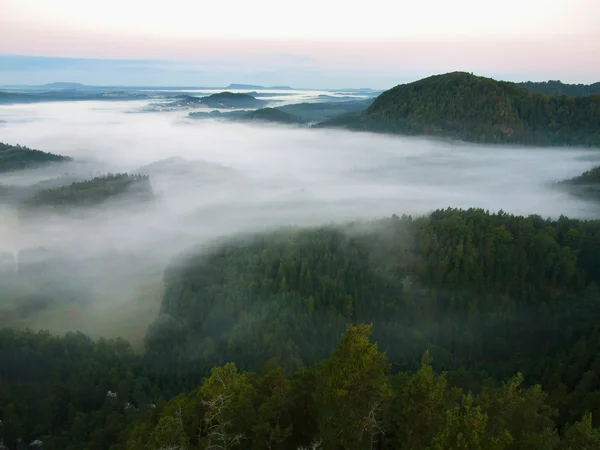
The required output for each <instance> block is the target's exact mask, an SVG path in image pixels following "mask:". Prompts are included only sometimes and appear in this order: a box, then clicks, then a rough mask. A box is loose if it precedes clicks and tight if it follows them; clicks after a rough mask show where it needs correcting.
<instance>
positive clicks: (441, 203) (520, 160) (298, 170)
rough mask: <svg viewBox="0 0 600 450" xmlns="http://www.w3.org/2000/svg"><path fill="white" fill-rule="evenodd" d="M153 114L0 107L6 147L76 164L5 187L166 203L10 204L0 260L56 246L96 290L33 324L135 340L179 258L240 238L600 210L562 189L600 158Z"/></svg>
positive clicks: (1, 214)
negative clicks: (136, 178) (42, 208)
mask: <svg viewBox="0 0 600 450" xmlns="http://www.w3.org/2000/svg"><path fill="white" fill-rule="evenodd" d="M134 103H135V104H134ZM143 106H144V103H142V102H111V103H106V102H72V103H70V102H62V103H46V104H36V105H14V106H2V107H0V141H3V142H6V143H10V144H17V143H19V144H22V145H27V146H29V147H31V148H36V149H40V150H43V151H47V152H52V153H59V154H62V155H67V156H72V157H74V158H75V159H76V161H75V162H74V163H69V164H67V165H65V166H58V167H56V166H55V167H50V168H47V169H37V170H34V171H26V172H17V173H11V174H2V175H0V184H4V185H21V186H23V185H29V184H34V183H39V182H40V181H44V180H49V179H53V178H56V177H59V176H61V175H64V173H65V172H68V173H69V174H70V175H71V176H78V177H81V178H86V177H90V175H93V174H100V173H107V172H135V173H138V172H142V173H147V174H148V175H150V181H151V184H152V188H153V190H154V192H155V194H157V198H156V201H153V202H150V203H148V204H143V205H116V206H110V205H108V206H106V207H103V208H98V209H97V210H94V211H87V212H85V213H79V214H76V215H66V214H52V215H45V214H44V215H41V216H40V215H37V216H32V217H29V218H28V219H27V220H25V219H23V217H22V216H21V215H20V214H19V213H18V211H17V210H16V208H14V207H12V206H7V205H5V206H1V207H0V251H2V250H4V251H9V252H11V253H13V254H15V255H16V254H18V252H19V251H20V250H23V249H27V248H32V247H36V246H44V247H47V248H51V249H53V250H55V251H57V252H60V254H61V255H63V256H64V258H65V259H66V260H69V261H75V262H76V263H77V264H76V265H75V266H76V267H77V270H73V271H70V272H69V273H68V274H67V273H64V274H62V275H61V276H65V279H66V280H68V281H69V282H75V281H77V280H75V279H79V281H81V282H83V281H85V284H86V285H87V286H88V287H90V289H89V292H88V294H86V295H87V301H86V302H82V303H77V302H76V303H74V304H73V303H70V304H69V305H68V306H64V305H63V306H62V307H61V308H49V309H48V310H44V311H42V312H40V313H39V314H38V315H36V316H35V318H34V319H31V318H29V319H27V320H26V321H24V322H23V323H24V324H25V325H31V326H34V327H42V328H50V329H55V330H61V331H62V330H65V329H83V330H84V331H87V332H91V333H92V334H104V335H113V334H123V335H125V336H126V337H129V338H133V339H135V338H137V337H139V336H141V335H142V334H143V331H144V330H145V325H146V324H147V323H148V322H149V321H150V320H152V319H153V318H154V315H155V314H156V313H157V308H158V307H157V305H158V304H159V302H160V292H161V288H160V282H161V278H162V270H163V269H164V267H165V266H166V264H167V263H168V261H169V259H170V258H172V257H173V255H176V254H177V253H179V252H181V251H183V250H185V249H188V248H191V247H194V246H196V245H198V244H202V243H204V242H210V241H211V240H213V239H215V238H217V237H222V236H227V235H229V234H233V233H238V232H247V231H257V230H261V229H269V228H273V227H277V226H281V225H318V224H322V223H329V222H332V221H334V222H339V221H345V220H353V219H359V218H367V219H368V218H379V217H383V216H390V215H392V214H398V215H400V214H404V213H406V214H413V215H418V214H425V213H427V212H429V211H432V210H434V209H436V208H446V207H448V206H451V207H460V208H469V207H481V208H485V209H489V210H493V211H496V210H499V209H503V210H504V211H506V212H510V213H515V214H522V215H527V214H533V213H535V214H540V215H542V216H544V217H546V216H550V217H558V216H559V215H561V214H564V215H567V216H571V217H580V218H591V217H598V213H599V210H598V208H597V206H596V205H595V204H594V203H590V202H587V201H585V200H582V199H580V198H575V197H573V196H570V195H569V194H568V193H566V192H564V191H562V190H560V189H557V188H556V187H555V186H554V185H553V184H554V183H555V182H556V181H559V180H563V179H565V178H570V177H573V176H575V175H578V174H580V173H581V172H583V171H585V170H587V169H589V168H590V167H592V166H593V165H594V164H595V163H597V161H598V160H599V157H598V154H597V153H596V152H594V151H588V150H579V149H560V148H553V149H541V148H510V147H496V146H479V145H471V144H469V145H467V144H452V143H448V142H440V141H431V140H426V139H416V138H402V137H391V136H383V135H374V134H368V133H353V132H344V131H332V130H311V129H299V128H287V127H282V126H267V125H263V126H259V125H247V124H240V123H225V122H218V121H211V120H201V121H193V120H188V119H186V118H185V117H181V115H182V114H181V113H179V114H177V113H147V114H137V113H133V114H132V113H131V112H132V111H133V112H134V111H136V109H139V108H141V107H143ZM82 305H83V306H82ZM1 307H2V305H0V308H1ZM65 308H71V309H70V310H69V311H70V312H67V311H66V310H65ZM73 308H75V310H73ZM119 321H120V322H119ZM132 330H133V331H132Z"/></svg>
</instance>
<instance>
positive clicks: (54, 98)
mask: <svg viewBox="0 0 600 450" xmlns="http://www.w3.org/2000/svg"><path fill="white" fill-rule="evenodd" d="M147 98H149V97H148V96H147V95H145V94H138V93H128V92H123V91H118V92H84V91H80V90H77V89H61V90H55V91H48V92H27V93H25V92H4V91H0V104H5V105H10V104H19V103H42V102H65V101H79V100H143V99H147Z"/></svg>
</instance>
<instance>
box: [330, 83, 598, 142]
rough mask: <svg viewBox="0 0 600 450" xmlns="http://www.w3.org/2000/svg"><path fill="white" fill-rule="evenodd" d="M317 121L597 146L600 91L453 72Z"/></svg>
mask: <svg viewBox="0 0 600 450" xmlns="http://www.w3.org/2000/svg"><path fill="white" fill-rule="evenodd" d="M320 126H322V127H346V128H350V129H355V130H366V131H378V132H387V133H400V134H407V135H432V136H443V137H450V138H454V139H461V140H465V141H473V142H487V143H513V144H528V145H581V146H600V95H592V96H587V97H568V96H547V95H543V94H539V93H536V92H531V91H528V90H527V89H524V88H521V87H519V86H518V85H516V84H515V83H509V82H505V81H496V80H493V79H490V78H484V77H478V76H475V75H472V74H469V73H465V72H453V73H448V74H444V75H436V76H432V77H429V78H425V79H422V80H419V81H416V82H414V83H409V84H403V85H399V86H396V87H394V88H392V89H390V90H388V91H386V92H384V93H383V94H381V95H380V96H379V97H377V98H376V99H375V101H374V102H373V104H372V105H371V106H370V107H369V108H367V109H366V110H365V111H364V112H363V113H362V114H360V115H357V116H350V117H345V118H341V119H333V120H331V121H328V122H323V123H322V124H320Z"/></svg>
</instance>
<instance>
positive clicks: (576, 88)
mask: <svg viewBox="0 0 600 450" xmlns="http://www.w3.org/2000/svg"><path fill="white" fill-rule="evenodd" d="M517 85H518V86H520V87H523V88H525V89H529V90H530V91H533V92H538V93H540V94H545V95H569V96H573V97H585V96H588V95H594V94H600V82H598V83H593V84H567V83H563V82H561V81H559V80H549V81H525V82H522V83H517Z"/></svg>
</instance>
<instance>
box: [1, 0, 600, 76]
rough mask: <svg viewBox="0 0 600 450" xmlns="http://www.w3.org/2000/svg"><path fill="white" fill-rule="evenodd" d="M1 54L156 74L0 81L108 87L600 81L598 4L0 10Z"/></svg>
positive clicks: (89, 4) (7, 72) (109, 5)
mask: <svg viewBox="0 0 600 450" xmlns="http://www.w3.org/2000/svg"><path fill="white" fill-rule="evenodd" d="M0 55H5V56H6V55H29V56H44V57H68V58H78V59H79V60H80V59H82V58H83V59H90V58H103V59H110V60H123V61H122V62H123V64H125V62H127V64H131V63H132V61H133V60H145V61H153V63H152V64H151V66H152V68H154V69H155V71H154V75H151V74H150V72H148V73H146V74H145V75H142V73H141V69H140V67H141V66H139V65H138V69H140V70H138V71H137V72H135V73H132V72H131V71H129V72H123V71H119V70H120V69H119V70H116V69H115V67H116V66H115V65H114V64H113V66H111V67H112V69H109V66H110V64H108V65H107V66H106V68H105V70H101V69H100V68H99V67H100V66H98V64H96V65H95V69H94V70H91V69H90V70H87V71H86V69H85V68H84V66H83V65H82V64H79V65H78V66H77V69H75V68H73V67H71V68H69V64H63V65H62V66H61V67H62V68H61V69H60V70H59V69H57V68H56V67H55V65H54V66H52V67H50V68H48V67H43V68H42V67H37V68H35V69H32V68H31V66H29V68H28V69H27V70H25V69H24V68H22V67H21V68H19V67H18V64H16V63H15V60H14V59H13V60H10V61H8V60H5V59H4V60H3V59H2V57H1V56H0V84H9V83H19V82H23V83H24V82H32V83H36V82H38V81H36V80H39V82H50V81H57V79H51V80H50V79H48V77H56V76H62V77H64V76H69V75H72V76H76V77H79V78H81V79H74V78H73V79H69V81H80V82H87V83H94V84H98V83H99V79H100V78H101V77H102V76H103V75H105V76H106V77H107V79H110V80H111V83H115V82H117V81H118V80H117V79H115V78H118V76H121V77H122V83H123V84H147V83H150V84H153V82H154V81H153V80H155V81H160V83H159V84H165V81H167V83H166V84H173V85H177V84H190V81H192V83H191V84H203V85H223V84H228V83H230V82H250V80H246V79H245V78H251V79H252V82H253V83H254V82H259V83H260V79H261V76H262V77H263V78H264V79H265V81H264V82H263V83H265V84H269V83H272V84H294V85H296V86H299V87H328V86H329V85H331V84H332V83H334V84H336V83H340V85H344V86H346V87H359V86H358V85H360V86H366V84H365V83H367V84H371V85H372V86H373V87H389V86H390V84H391V85H393V84H397V83H399V82H403V81H406V80H407V79H415V78H418V77H420V76H426V75H430V74H432V73H443V72H448V71H452V70H465V71H470V72H475V73H478V74H482V75H488V76H495V77H501V78H505V79H510V78H516V79H536V80H537V79H562V80H563V81H568V82H593V81H600V56H599V55H600V0H503V1H502V2H491V1H486V0H454V1H449V0H420V1H411V2H407V1H403V0H368V1H366V2H360V3H359V2H357V1H356V0H353V1H349V0H348V1H343V2H342V1H339V0H303V1H301V2H294V3H292V2H284V1H281V0H278V1H276V0H253V1H247V0H221V1H218V2H217V1H211V2H206V1H201V0H192V1H190V0H169V1H166V2H164V1H161V2H152V1H148V0H144V1H137V0H103V1H96V0H88V1H82V0H0ZM3 61H5V62H4V63H3ZM6 61H8V62H6ZM42 61H45V60H42ZM3 65H4V66H5V67H3ZM7 67H8V68H7ZM148 67H149V66H148ZM149 68H150V67H149ZM157 70H158V71H159V72H160V75H159V74H158V72H157ZM34 72H35V73H34ZM194 73H196V75H194ZM261 74H262V75H261ZM223 77H227V79H226V80H222V82H220V83H219V80H221V78H223ZM42 79H43V80H42ZM396 79H397V82H395V80H396ZM19 80H21V81H19ZM28 80H29V81H28ZM136 80H140V81H141V82H136ZM169 80H171V82H170V83H168V81H169ZM61 81H62V79H61ZM194 81H195V82H194ZM320 83H321V84H320ZM349 83H350V84H349ZM100 84H101V82H100ZM319 84H320V85H319ZM351 84H354V85H355V86H352V85H351Z"/></svg>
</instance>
